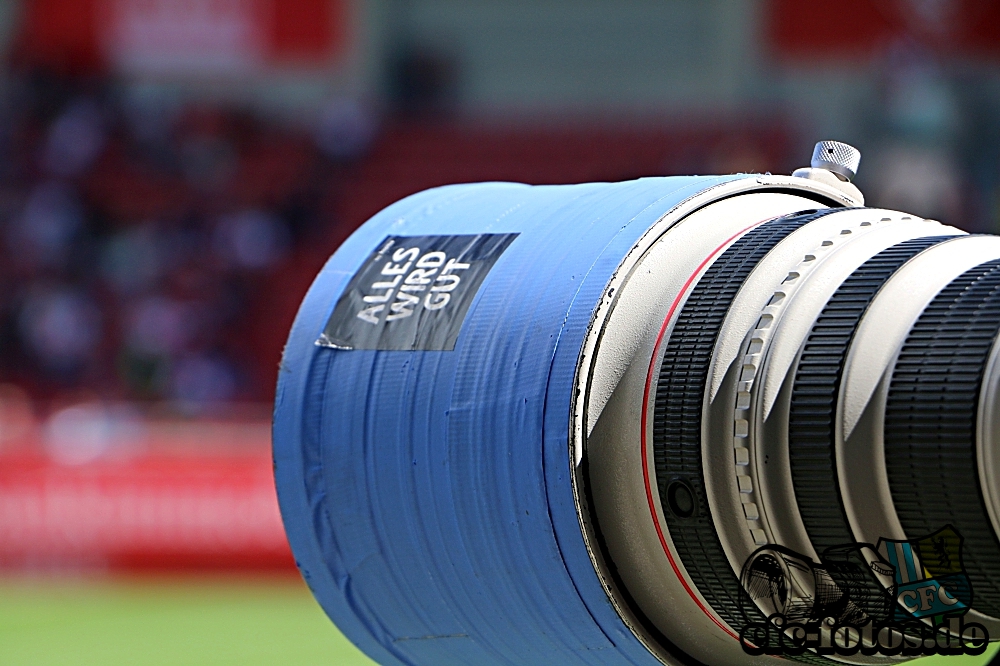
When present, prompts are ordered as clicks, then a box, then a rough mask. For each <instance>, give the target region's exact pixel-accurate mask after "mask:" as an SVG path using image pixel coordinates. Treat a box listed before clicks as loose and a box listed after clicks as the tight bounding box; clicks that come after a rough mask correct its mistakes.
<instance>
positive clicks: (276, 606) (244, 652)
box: [0, 576, 996, 666]
mask: <svg viewBox="0 0 1000 666" xmlns="http://www.w3.org/2000/svg"><path fill="white" fill-rule="evenodd" d="M995 652H996V650H993V651H991V654H993V653H995ZM987 662H988V657H977V658H970V657H936V658H928V659H924V660H921V661H919V662H913V663H918V664H920V666H935V665H938V666H977V665H979V664H985V663H987ZM0 664H2V665H3V666H42V665H44V666H50V665H55V666H77V665H79V666H91V665H94V666H96V665H98V664H100V665H101V666H117V665H119V664H122V665H128V666H200V665H202V664H204V665H205V666H227V665H229V664H233V665H237V664H238V665H239V666H255V665H258V664H260V665H263V664H267V665H272V664H290V665H293V666H311V665H313V664H323V665H326V666H363V665H371V664H372V662H371V661H370V660H369V659H367V658H366V657H365V656H364V655H363V654H361V652H359V651H358V650H357V649H356V648H355V647H354V646H353V645H351V644H350V643H349V642H348V641H347V640H346V639H345V638H344V637H343V636H341V635H340V633H339V632H338V631H337V630H336V629H335V628H334V626H333V625H332V624H331V623H330V621H329V620H327V618H326V616H325V615H324V614H323V612H322V611H321V610H320V608H319V606H318V605H316V602H315V601H313V599H312V597H311V596H310V594H309V591H308V590H307V589H306V587H305V585H303V584H302V583H301V582H300V581H299V580H298V579H296V578H293V577H291V576H286V577H277V578H257V579H249V580H247V579H235V578H224V577H201V578H167V577H164V578H138V579H111V580H107V579H104V580H102V579H95V580H86V579H84V580H74V579H54V580H52V579H5V580H4V579H0Z"/></svg>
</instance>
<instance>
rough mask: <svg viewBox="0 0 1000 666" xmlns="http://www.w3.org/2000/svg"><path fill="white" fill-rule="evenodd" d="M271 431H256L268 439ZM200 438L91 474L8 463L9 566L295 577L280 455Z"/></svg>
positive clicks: (4, 557)
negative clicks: (281, 501)
mask: <svg viewBox="0 0 1000 666" xmlns="http://www.w3.org/2000/svg"><path fill="white" fill-rule="evenodd" d="M266 428H267V426H266V424H262V425H261V426H260V427H258V428H256V429H253V430H254V431H256V430H260V431H261V432H262V433H265V434H264V437H265V441H266V432H267V430H266ZM245 430H246V428H244V431H245ZM222 432H230V431H228V430H225V429H223V430H222ZM197 434H198V428H197V427H195V428H181V429H179V430H177V431H176V433H175V435H176V436H178V437H179V438H182V439H181V443H180V444H179V446H178V447H176V450H174V451H171V450H170V448H169V447H162V446H158V445H156V443H155V442H154V441H153V440H152V439H149V440H148V443H152V446H150V447H149V448H148V449H147V450H146V451H145V452H134V451H133V452H131V453H124V454H123V453H121V452H119V453H117V454H114V455H108V456H105V457H102V458H99V459H97V460H92V461H89V462H85V463H82V464H66V463H61V462H58V461H57V460H55V459H53V458H51V457H50V456H48V455H46V454H45V453H43V452H42V451H41V450H30V449H21V450H20V452H13V451H12V452H9V453H6V454H4V455H0V566H2V567H4V568H17V569H24V568H28V569H41V570H47V569H108V570H115V571H130V570H149V569H156V570H176V569H216V570H219V569H225V570H273V569H286V570H291V569H292V568H293V567H294V562H293V560H292V556H291V552H290V550H289V548H288V544H287V541H286V539H285V533H284V529H283V527H282V523H281V516H280V514H279V511H278V503H277V498H276V495H275V491H274V481H273V476H272V469H271V456H270V452H269V450H268V449H267V448H266V446H265V447H262V446H260V445H259V443H260V442H254V441H250V442H246V443H245V444H244V445H243V446H239V447H237V446H226V445H223V446H222V447H219V446H213V442H211V441H206V440H205V439H202V440H201V441H199V440H198V439H194V440H192V439H191V437H192V435H194V436H196V437H197ZM205 434H208V435H209V437H211V431H208V432H207V433H206V432H203V433H202V435H203V436H204V435H205ZM260 434H261V433H257V435H260ZM254 438H255V439H261V438H260V437H259V436H256V437H254ZM159 439H160V443H161V444H162V443H164V442H163V440H165V439H169V436H167V437H164V436H163V435H162V434H161V435H160V437H159ZM199 449H204V450H203V451H201V452H199Z"/></svg>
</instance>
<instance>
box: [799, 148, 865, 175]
mask: <svg viewBox="0 0 1000 666" xmlns="http://www.w3.org/2000/svg"><path fill="white" fill-rule="evenodd" d="M811 164H812V167H813V168H814V169H826V170H827V171H832V172H833V173H835V174H837V175H838V176H840V178H841V179H842V180H847V181H850V180H851V179H852V178H854V176H855V175H857V173H858V165H859V164H861V151H859V150H858V149H857V148H855V147H854V146H849V145H847V144H846V143H841V142H839V141H820V142H819V143H817V144H816V147H815V148H813V156H812V163H811Z"/></svg>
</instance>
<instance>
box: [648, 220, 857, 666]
mask: <svg viewBox="0 0 1000 666" xmlns="http://www.w3.org/2000/svg"><path fill="white" fill-rule="evenodd" d="M843 210H844V209H842V208H839V209H829V210H821V211H803V212H801V213H796V214H794V215H789V216H785V217H780V218H776V219H774V220H770V221H768V222H766V223H764V224H762V225H760V226H758V227H756V228H754V229H752V230H750V231H748V232H747V233H745V234H744V235H743V236H741V237H740V238H739V239H737V240H736V241H735V242H733V244H732V245H730V246H729V248H727V249H726V250H725V251H724V252H723V253H722V254H721V255H720V256H719V257H718V259H716V260H715V262H713V263H712V265H711V266H709V268H708V269H707V270H706V271H705V273H704V274H703V275H702V277H701V278H700V279H699V280H698V282H697V284H696V285H695V286H694V288H693V289H692V290H691V293H690V295H689V296H688V298H687V301H686V302H685V303H684V305H683V307H682V308H681V311H680V313H679V314H678V315H677V319H676V322H675V323H674V328H673V331H672V332H671V333H670V337H669V339H668V340H667V341H666V343H665V344H664V352H663V360H662V362H661V364H660V372H659V375H658V377H657V383H656V398H655V405H654V412H653V458H654V462H655V469H656V482H657V488H658V490H659V495H660V505H661V507H662V509H663V514H664V516H665V518H666V521H667V525H668V527H669V530H670V538H671V539H672V541H673V543H674V548H675V549H676V551H677V554H678V556H679V557H680V559H681V561H682V562H683V563H684V567H685V569H686V570H687V572H688V575H689V576H690V577H691V580H692V582H693V583H694V584H695V586H696V587H697V588H698V591H699V592H701V594H702V596H703V597H704V598H705V600H706V601H707V602H708V603H709V605H710V606H711V607H712V609H713V610H714V611H715V612H716V613H717V614H718V615H719V617H721V618H722V619H723V620H724V621H725V622H726V623H727V624H729V625H730V626H731V627H734V628H737V631H738V630H739V628H740V627H741V626H742V625H743V623H744V622H745V621H746V618H749V617H756V615H759V613H756V608H754V609H748V608H741V607H740V605H739V598H740V580H739V577H738V574H737V573H736V572H734V571H733V570H732V568H731V567H730V565H729V560H728V559H727V558H726V554H725V551H724V550H723V548H722V543H721V542H720V541H719V535H718V530H717V528H716V527H715V523H714V522H713V520H712V516H711V511H710V509H709V505H708V499H707V498H706V496H705V477H704V473H703V470H702V464H701V461H702V454H701V450H702V449H701V423H702V408H703V406H704V399H705V386H706V377H707V374H708V369H709V364H710V362H711V360H712V354H713V352H714V350H715V344H716V341H717V339H718V336H719V331H720V329H721V327H722V324H723V322H724V321H725V318H726V315H727V313H728V312H729V308H730V306H731V305H732V303H733V300H734V299H735V298H736V294H737V292H738V291H739V289H740V287H742V286H743V283H744V281H745V280H746V279H747V277H748V276H749V275H750V273H751V272H752V271H753V269H754V268H756V266H757V265H758V264H759V263H760V261H761V260H762V259H763V258H764V257H765V256H766V255H767V253H768V252H770V251H771V249H773V248H774V247H775V246H776V245H777V244H778V243H780V242H781V241H782V240H784V239H785V238H786V237H787V236H788V235H789V234H791V233H792V232H794V231H796V230H797V229H800V228H802V227H803V226H805V225H806V224H809V223H810V222H813V221H814V220H816V219H818V218H820V217H823V216H824V215H828V214H830V213H835V212H840V211H843ZM678 488H682V489H683V491H684V494H685V496H686V495H687V494H690V496H691V506H690V508H689V507H688V505H687V499H686V497H685V503H684V507H683V511H681V512H679V513H675V512H674V510H673V509H672V506H673V507H674V508H676V505H677V504H678V501H677V497H676V495H677V494H678V492H679V491H678V490H677V489H678ZM671 493H672V494H671ZM672 500H673V501H672ZM753 621H756V622H759V621H764V618H763V616H762V615H761V616H760V617H759V618H756V619H754V620H753ZM814 659H815V660H819V661H816V663H829V662H828V661H827V660H825V659H823V658H820V657H816V656H815V655H810V654H804V655H802V659H799V660H808V661H810V662H811V661H814Z"/></svg>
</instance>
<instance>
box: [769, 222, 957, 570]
mask: <svg viewBox="0 0 1000 666" xmlns="http://www.w3.org/2000/svg"><path fill="white" fill-rule="evenodd" d="M949 238H954V236H930V237H925V238H914V239H911V240H907V241H903V242H902V243H898V244H896V245H893V246H892V247H890V248H887V249H885V250H882V251H881V252H879V253H878V254H876V255H875V256H874V257H872V258H871V259H869V260H868V261H866V262H865V263H863V264H862V265H861V266H859V267H858V268H857V269H856V270H855V271H854V272H853V273H851V275H850V276H849V277H848V278H847V279H846V280H844V282H843V283H842V284H841V285H840V287H839V288H838V289H837V291H835V292H834V294H833V296H831V297H830V300H829V301H827V304H826V306H825V307H824V308H823V311H822V312H821V313H820V315H819V316H818V317H817V318H816V321H815V322H814V323H813V327H812V330H810V332H809V335H808V337H807V338H806V341H805V343H804V344H803V346H802V351H801V354H800V356H799V364H798V368H797V370H796V373H795V380H794V384H793V388H792V397H791V405H790V410H789V415H788V447H789V457H790V463H791V472H792V482H793V484H794V487H795V497H796V499H797V500H798V506H799V512H800V514H801V516H802V522H803V523H804V524H805V528H806V532H807V533H808V534H809V539H810V540H811V541H812V544H813V547H814V548H815V549H816V550H817V551H819V552H822V551H823V550H825V549H826V548H830V547H832V546H838V545H842V544H846V543H853V542H854V541H855V540H856V539H855V538H854V536H853V534H852V532H851V528H850V524H849V523H848V521H847V516H846V514H845V512H844V508H843V502H842V500H841V497H840V490H839V485H838V481H837V465H836V451H835V446H836V435H835V432H834V430H835V425H834V423H835V421H834V419H835V418H836V414H837V395H838V393H839V391H840V381H841V377H842V375H843V371H844V361H845V359H846V358H847V352H848V350H849V349H850V346H851V341H852V340H853V339H854V333H855V331H856V330H857V326H858V323H859V322H860V321H861V318H862V317H863V316H864V314H865V312H867V311H868V306H869V305H871V302H872V301H873V300H874V299H875V296H876V295H877V294H878V292H879V291H880V290H881V289H882V286H883V285H884V284H885V283H886V282H887V281H888V280H889V278H891V277H892V276H893V275H894V274H895V273H896V271H898V270H899V269H900V268H901V267H902V266H903V264H905V263H906V262H907V261H909V260H910V259H912V258H913V257H915V256H916V255H917V254H919V253H921V252H923V251H924V250H926V249H927V248H929V247H932V246H934V245H937V244H938V243H940V242H942V241H944V240H947V239H949Z"/></svg>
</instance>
